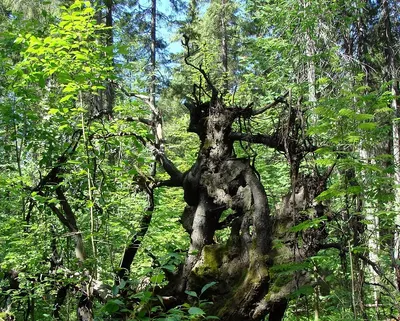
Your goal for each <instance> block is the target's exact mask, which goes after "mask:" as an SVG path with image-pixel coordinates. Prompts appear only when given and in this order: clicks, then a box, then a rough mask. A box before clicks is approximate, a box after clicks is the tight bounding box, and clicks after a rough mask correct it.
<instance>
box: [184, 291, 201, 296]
mask: <svg viewBox="0 0 400 321" xmlns="http://www.w3.org/2000/svg"><path fill="white" fill-rule="evenodd" d="M185 293H186V294H187V295H190V296H192V297H195V298H198V296H197V293H196V292H194V291H185Z"/></svg>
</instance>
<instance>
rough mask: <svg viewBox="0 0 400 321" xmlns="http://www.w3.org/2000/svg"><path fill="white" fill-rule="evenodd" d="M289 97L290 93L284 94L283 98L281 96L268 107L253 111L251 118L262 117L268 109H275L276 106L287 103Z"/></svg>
mask: <svg viewBox="0 0 400 321" xmlns="http://www.w3.org/2000/svg"><path fill="white" fill-rule="evenodd" d="M288 95H289V91H287V92H286V93H284V94H283V95H282V96H279V97H277V98H275V99H274V101H273V102H272V103H270V104H268V105H266V106H265V107H263V108H261V109H259V110H252V111H251V114H250V116H256V115H260V114H262V113H264V112H266V111H267V110H268V109H270V108H272V107H275V106H276V105H278V104H279V103H283V102H285V98H286V97H287V96H288Z"/></svg>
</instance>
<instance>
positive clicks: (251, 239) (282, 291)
mask: <svg viewBox="0 0 400 321" xmlns="http://www.w3.org/2000/svg"><path fill="white" fill-rule="evenodd" d="M214 97H215V96H214ZM188 107H189V111H190V115H191V121H190V125H189V131H193V132H195V133H197V134H198V136H199V137H200V140H201V144H200V150H199V153H198V157H197V160H196V163H195V164H194V165H193V166H192V168H191V169H190V170H189V171H188V172H187V173H185V174H184V178H183V182H182V186H183V189H184V196H185V201H186V202H187V206H186V209H185V211H184V213H183V215H182V224H183V226H184V227H185V229H186V231H187V232H188V233H189V234H190V238H191V243H190V248H189V251H188V256H187V258H186V261H185V263H184V264H183V266H182V268H181V269H180V270H179V273H178V275H175V276H174V277H173V278H172V279H171V280H170V281H171V282H170V286H168V287H167V288H165V289H164V291H165V294H171V293H172V294H173V295H174V296H175V297H177V298H180V300H181V301H184V300H186V299H187V298H186V295H185V291H187V290H191V291H197V292H199V291H200V289H201V288H202V286H204V285H205V284H207V283H209V282H211V281H217V282H218V285H217V286H215V287H214V288H213V289H211V291H210V292H209V294H210V296H209V299H210V300H213V298H217V299H215V300H213V301H214V305H213V307H212V308H211V311H209V313H211V314H213V315H217V316H219V317H220V318H221V320H224V321H233V320H243V321H247V320H261V319H262V318H264V317H265V316H266V315H267V314H269V320H281V319H282V317H283V315H284V312H285V310H286V306H287V302H288V296H289V294H290V293H291V292H292V291H293V290H295V289H296V288H297V287H298V286H299V285H301V284H303V283H304V282H308V281H309V277H308V275H307V273H305V272H301V271H299V272H296V273H293V275H291V276H290V277H288V276H285V277H283V276H282V275H281V274H280V273H277V272H276V270H274V266H279V265H281V266H282V265H285V264H287V263H291V262H297V263H300V262H304V260H306V259H307V258H308V257H310V256H311V255H313V254H315V253H316V252H317V251H318V249H319V245H320V243H321V242H322V240H323V239H324V238H325V236H326V234H325V231H324V226H323V225H322V224H321V225H320V226H318V227H317V228H315V229H309V230H306V231H301V232H298V233H293V232H291V228H292V227H293V226H295V225H297V224H299V223H300V222H302V221H304V220H309V219H313V218H318V217H321V216H322V215H323V212H324V207H323V206H322V205H321V204H318V203H316V202H315V201H314V199H315V197H316V196H317V195H318V194H319V193H321V192H322V191H323V190H324V189H325V182H326V176H324V177H322V176H318V175H308V176H305V175H299V174H298V167H297V169H295V172H296V177H297V179H296V182H295V184H294V185H293V191H292V192H291V193H290V194H288V196H286V197H285V198H283V200H282V205H281V207H280V208H279V209H277V210H276V212H275V213H274V215H271V211H270V207H269V205H268V198H267V195H266V193H265V190H264V187H263V185H262V184H261V182H260V180H259V178H258V176H257V174H256V172H255V169H254V168H253V167H252V166H251V164H250V161H249V160H248V159H243V158H237V157H236V156H235V155H234V153H233V143H234V141H235V139H240V138H242V137H244V138H245V139H248V140H251V138H250V137H245V136H242V135H240V134H234V133H232V123H233V121H234V120H235V119H236V118H237V117H239V116H240V115H243V113H244V110H243V109H238V108H228V107H226V106H224V105H223V103H222V102H221V101H220V100H219V99H212V100H211V102H209V103H206V104H204V103H203V104H197V105H190V106H188ZM246 112H247V115H251V114H252V113H248V111H246ZM249 117H250V116H249ZM292 120H293V118H292ZM294 122H295V121H294ZM290 126H294V127H295V125H294V123H292V124H291V125H290ZM294 127H293V128H292V129H293V130H294ZM292 129H290V130H289V131H286V132H285V131H282V130H280V131H278V132H277V133H276V135H273V136H272V137H274V138H275V140H274V139H271V137H269V138H265V139H263V140H262V142H266V145H271V146H272V147H274V148H277V149H279V148H281V149H282V150H286V151H287V153H290V155H287V158H288V160H292V161H293V160H296V161H293V164H295V165H294V166H298V165H299V162H300V160H301V158H302V157H304V155H305V153H307V150H308V149H310V146H302V145H301V144H299V143H297V142H296V141H295V140H296V139H295V138H296V137H295V136H296V135H294V134H293V133H292ZM284 133H286V137H283V135H284ZM283 141H285V142H284V143H282V142H283ZM228 209H230V210H233V211H234V213H235V214H234V215H233V216H231V217H230V219H227V220H226V221H223V222H220V218H221V215H222V213H223V212H224V211H225V210H228ZM226 226H229V227H230V228H231V232H230V238H229V240H228V241H227V242H226V243H223V244H218V243H217V244H216V243H215V242H214V240H213V239H214V238H213V237H214V234H215V231H216V230H217V229H219V228H221V227H226ZM299 242H301V243H302V244H301V246H300V244H299ZM277 244H279V245H278V246H277Z"/></svg>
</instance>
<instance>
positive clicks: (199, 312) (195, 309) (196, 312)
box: [188, 307, 205, 315]
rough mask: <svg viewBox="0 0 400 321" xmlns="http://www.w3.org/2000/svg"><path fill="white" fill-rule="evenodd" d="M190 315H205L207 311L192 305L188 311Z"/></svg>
mask: <svg viewBox="0 0 400 321" xmlns="http://www.w3.org/2000/svg"><path fill="white" fill-rule="evenodd" d="M188 313H189V314H190V315H204V314H205V312H204V311H203V310H202V309H200V308H198V307H191V308H190V309H189V311H188Z"/></svg>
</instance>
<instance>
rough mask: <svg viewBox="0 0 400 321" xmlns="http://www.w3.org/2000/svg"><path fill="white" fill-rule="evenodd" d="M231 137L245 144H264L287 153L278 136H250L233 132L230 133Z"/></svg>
mask: <svg viewBox="0 0 400 321" xmlns="http://www.w3.org/2000/svg"><path fill="white" fill-rule="evenodd" d="M229 137H230V138H231V139H233V140H238V141H245V142H249V143H255V144H263V145H265V146H268V147H271V148H275V149H277V150H279V151H282V152H284V151H285V147H284V145H283V144H282V143H281V142H280V139H279V138H278V136H277V135H276V134H274V135H263V134H248V133H237V132H232V133H230V135H229Z"/></svg>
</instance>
